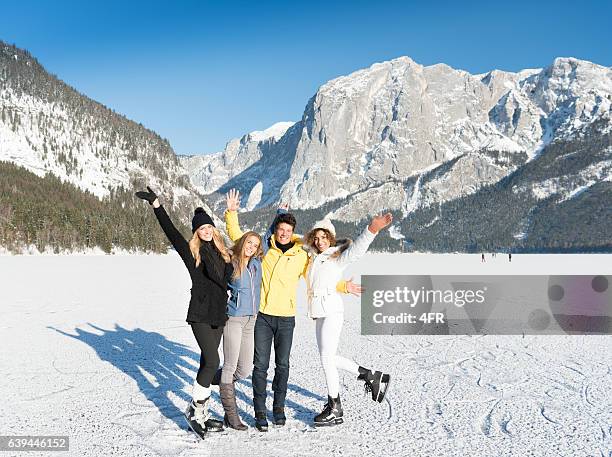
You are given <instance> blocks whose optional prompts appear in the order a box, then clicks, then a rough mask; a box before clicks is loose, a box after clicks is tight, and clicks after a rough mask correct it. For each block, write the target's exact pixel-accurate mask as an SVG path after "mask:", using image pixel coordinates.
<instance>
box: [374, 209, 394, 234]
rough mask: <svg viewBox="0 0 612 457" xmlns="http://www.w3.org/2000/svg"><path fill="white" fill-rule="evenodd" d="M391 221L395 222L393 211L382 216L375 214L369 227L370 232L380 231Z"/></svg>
mask: <svg viewBox="0 0 612 457" xmlns="http://www.w3.org/2000/svg"><path fill="white" fill-rule="evenodd" d="M391 222H393V216H392V215H391V213H387V214H384V215H382V216H374V217H373V218H372V222H370V225H369V226H368V228H369V229H370V232H372V233H378V232H380V231H381V230H382V229H384V228H385V227H388V226H389V225H391Z"/></svg>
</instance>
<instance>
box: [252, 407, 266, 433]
mask: <svg viewBox="0 0 612 457" xmlns="http://www.w3.org/2000/svg"><path fill="white" fill-rule="evenodd" d="M255 427H257V430H259V431H260V432H267V431H268V418H267V417H266V412H265V411H255Z"/></svg>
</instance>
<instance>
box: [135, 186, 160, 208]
mask: <svg viewBox="0 0 612 457" xmlns="http://www.w3.org/2000/svg"><path fill="white" fill-rule="evenodd" d="M147 190H148V191H149V192H144V191H142V190H141V191H140V192H136V196H137V197H138V198H142V199H143V200H146V201H148V202H149V205H152V204H153V202H154V201H155V200H156V199H157V194H156V193H155V192H153V191H152V190H151V188H150V187H149V186H147Z"/></svg>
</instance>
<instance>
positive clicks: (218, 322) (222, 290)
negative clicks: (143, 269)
mask: <svg viewBox="0 0 612 457" xmlns="http://www.w3.org/2000/svg"><path fill="white" fill-rule="evenodd" d="M154 211H155V216H156V217H157V220H158V221H159V225H161V228H162V229H163V231H164V233H165V234H166V236H167V237H168V240H169V241H170V243H172V246H173V247H174V249H176V252H177V253H178V254H179V255H180V256H181V259H183V263H184V264H185V266H186V267H187V270H188V271H189V275H190V276H191V300H190V301H189V310H188V311H187V322H189V323H192V322H204V323H207V324H210V325H215V326H224V325H225V321H226V320H227V316H226V311H227V297H228V295H227V283H228V282H229V280H230V278H231V276H232V273H233V267H232V264H231V263H225V272H224V275H223V278H222V279H221V280H220V281H219V280H214V279H213V278H215V275H213V274H209V272H208V270H207V268H206V264H205V262H204V258H205V256H202V261H201V262H200V265H199V266H198V267H197V268H196V266H195V259H194V258H193V255H192V254H191V250H190V249H189V243H188V242H187V240H185V238H183V235H181V233H180V232H179V231H178V230H177V229H176V227H175V226H174V224H173V223H172V221H171V220H170V217H169V216H168V213H166V210H165V209H164V207H163V206H160V207H159V208H154Z"/></svg>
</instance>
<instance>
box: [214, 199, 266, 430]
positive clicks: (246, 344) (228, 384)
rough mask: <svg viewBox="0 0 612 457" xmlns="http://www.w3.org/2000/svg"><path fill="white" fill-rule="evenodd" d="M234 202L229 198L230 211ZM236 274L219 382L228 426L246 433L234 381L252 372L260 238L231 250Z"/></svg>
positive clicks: (244, 239)
mask: <svg viewBox="0 0 612 457" xmlns="http://www.w3.org/2000/svg"><path fill="white" fill-rule="evenodd" d="M231 204H232V202H231V201H230V199H229V198H228V208H231V209H234V208H233V206H231ZM231 251H232V264H233V266H234V273H233V274H232V278H231V281H230V283H229V290H230V292H231V295H230V299H229V301H228V303H227V315H228V319H227V322H226V324H225V329H224V330H223V358H224V361H223V368H222V370H221V379H220V382H219V393H220V396H221V403H222V404H223V409H224V410H225V417H224V421H225V425H226V426H227V427H231V428H233V429H235V430H246V429H247V428H248V427H247V426H246V425H244V424H243V423H242V421H241V420H240V416H239V415H238V408H237V406H236V390H235V387H234V382H235V381H237V380H239V379H244V378H246V377H247V376H249V375H250V374H251V371H252V370H253V354H254V339H253V338H254V330H255V321H256V320H257V312H258V311H259V300H260V289H261V274H262V270H261V258H262V256H263V249H262V247H261V237H260V236H259V235H258V234H257V233H256V232H252V231H249V232H246V233H245V234H244V235H242V236H241V237H240V239H238V241H236V243H235V244H234V246H233V247H232V249H231Z"/></svg>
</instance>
